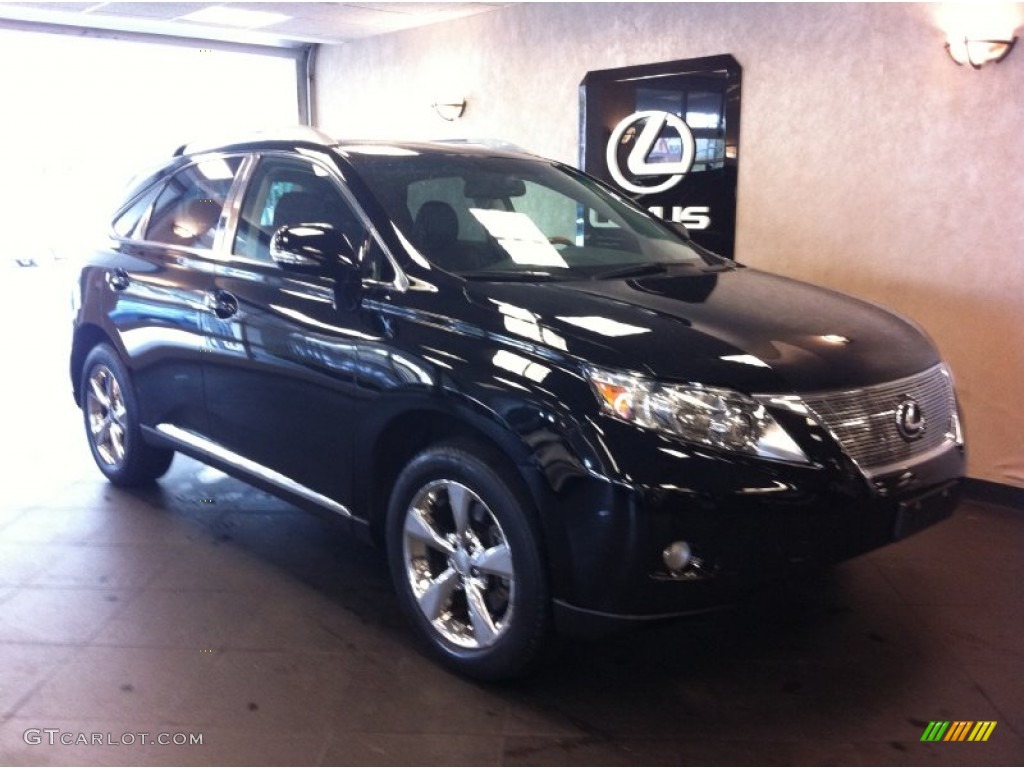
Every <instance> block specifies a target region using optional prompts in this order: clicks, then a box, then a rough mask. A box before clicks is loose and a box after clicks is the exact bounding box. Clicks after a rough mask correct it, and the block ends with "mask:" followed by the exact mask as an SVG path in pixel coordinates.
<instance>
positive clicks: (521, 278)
mask: <svg viewBox="0 0 1024 768" xmlns="http://www.w3.org/2000/svg"><path fill="white" fill-rule="evenodd" d="M457 274H458V275H459V277H461V278H464V279H466V280H494V281H501V282H518V283H539V282H545V281H549V280H563V279H565V278H566V277H568V275H556V274H553V273H551V272H539V271H536V270H530V269H479V270H476V271H473V272H459V273H457Z"/></svg>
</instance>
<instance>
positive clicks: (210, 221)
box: [146, 157, 241, 248]
mask: <svg viewBox="0 0 1024 768" xmlns="http://www.w3.org/2000/svg"><path fill="white" fill-rule="evenodd" d="M240 164H241V159H240V158H237V157H232V158H215V159H211V160H205V161H202V162H199V163H196V164H195V165H190V166H189V167H188V168H185V169H183V170H181V171H179V172H178V173H176V174H175V175H174V176H172V177H171V179H170V180H169V181H168V182H167V184H166V185H165V186H164V188H163V190H162V191H161V192H160V195H159V197H157V199H156V204H155V205H154V206H153V213H152V215H151V216H150V221H149V227H148V229H147V231H146V239H147V240H155V241H157V242H161V243H170V244H172V245H181V246H187V247H191V248H211V247H213V238H214V235H215V233H216V231H217V222H218V221H219V220H220V214H221V211H222V210H223V208H224V201H225V200H226V199H227V196H228V191H229V190H230V189H231V183H232V181H233V180H234V178H235V174H236V173H237V172H238V166H239V165H240Z"/></svg>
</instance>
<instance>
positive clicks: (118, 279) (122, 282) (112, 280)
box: [107, 267, 131, 291]
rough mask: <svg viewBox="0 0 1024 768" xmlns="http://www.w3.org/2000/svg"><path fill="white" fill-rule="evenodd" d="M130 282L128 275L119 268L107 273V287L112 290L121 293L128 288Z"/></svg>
mask: <svg viewBox="0 0 1024 768" xmlns="http://www.w3.org/2000/svg"><path fill="white" fill-rule="evenodd" d="M130 282H131V281H130V280H129V279H128V273H127V272H125V271H124V270H123V269H121V268H120V267H118V268H117V269H112V270H110V271H109V272H107V285H109V286H110V288H111V289H112V290H115V291H123V290H124V289H125V288H127V287H128V284H129V283H130Z"/></svg>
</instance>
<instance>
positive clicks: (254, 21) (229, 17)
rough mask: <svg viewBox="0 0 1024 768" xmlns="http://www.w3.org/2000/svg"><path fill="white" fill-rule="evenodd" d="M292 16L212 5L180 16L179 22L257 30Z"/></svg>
mask: <svg viewBox="0 0 1024 768" xmlns="http://www.w3.org/2000/svg"><path fill="white" fill-rule="evenodd" d="M290 18H291V16H285V15H284V14H283V13H270V12H269V11H248V10H245V9H242V8H230V7H228V6H225V5H211V6H210V7H208V8H202V9H200V10H198V11H193V12H192V13H187V14H185V15H184V16H179V17H178V21H195V22H197V23H199V24H216V25H218V26H222V27H241V28H242V29H257V28H259V27H267V26H270V25H271V24H278V23H280V22H282V21H288V19H290Z"/></svg>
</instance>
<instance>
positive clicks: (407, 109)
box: [317, 3, 1024, 487]
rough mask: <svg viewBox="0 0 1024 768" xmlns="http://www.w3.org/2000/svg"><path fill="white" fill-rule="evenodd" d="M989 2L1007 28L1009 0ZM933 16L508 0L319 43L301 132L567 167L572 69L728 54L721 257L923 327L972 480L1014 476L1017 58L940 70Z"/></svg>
mask: <svg viewBox="0 0 1024 768" xmlns="http://www.w3.org/2000/svg"><path fill="white" fill-rule="evenodd" d="M1002 9H1003V10H1004V11H1006V12H1008V13H1009V14H1010V15H1011V16H1012V17H1013V18H1014V22H1013V23H1015V24H1016V25H1017V26H1018V29H1019V27H1020V25H1021V24H1022V23H1024V5H1022V4H1008V5H1006V6H1002ZM949 13H950V11H949V8H947V7H945V6H938V5H926V4H804V3H793V4H786V3H783V4H707V5H705V4H689V3H687V4H668V3H659V4H636V3H600V4H590V3H528V4H527V3H523V4H514V5H512V6H509V7H504V8H499V9H497V10H494V11H490V12H487V13H483V14H481V15H478V16H474V17H470V18H466V19H461V20H457V21H452V22H448V23H444V24H438V25H434V26H430V27H425V28H422V29H418V30H412V31H408V32H402V33H396V34H393V35H386V36H381V37H376V38H370V39H367V40H363V41H357V42H354V43H351V44H347V45H343V46H330V47H324V48H323V49H322V51H321V55H320V58H319V63H318V84H317V87H318V103H317V108H318V116H319V124H320V126H321V127H322V128H324V129H325V130H327V131H328V132H330V133H332V134H334V135H339V136H348V137H388V138H393V137H399V136H405V137H448V136H469V137H482V136H487V137H500V138H503V139H506V140H508V141H511V142H514V143H516V144H520V145H521V146H524V147H527V148H529V149H530V150H532V151H535V152H537V153H539V154H543V155H547V156H550V157H555V158H558V159H561V160H565V161H568V162H572V163H574V164H575V162H576V157H577V134H578V120H579V91H578V86H579V82H580V80H581V79H582V78H583V76H584V74H585V73H586V72H587V71H588V70H593V69H606V68H609V67H619V66H625V65H630V64H644V63H651V62H659V61H668V60H672V59H681V58H691V57H697V56H709V55H715V54H721V53H731V54H732V55H733V56H735V57H736V58H737V59H738V60H739V62H740V63H741V64H742V65H743V68H744V69H743V102H742V120H741V126H742V127H741V145H740V163H739V202H738V207H739V210H738V215H739V219H738V225H737V229H738V231H737V258H738V259H739V260H740V261H742V262H744V263H746V264H748V265H750V266H754V267H759V268H764V269H768V270H772V271H775V272H780V273H783V274H786V275H790V276H792V277H797V278H801V279H806V280H809V281H812V282H816V283H821V284H824V285H828V286H831V287H834V288H836V289H839V290H842V291H845V292H848V293H852V294H854V295H857V296H860V297H863V298H867V299H869V300H872V301H877V302H879V303H881V304H884V305H887V306H889V307H893V308H895V309H898V310H899V311H901V312H903V313H904V314H906V315H908V316H910V317H912V318H913V319H914V320H916V321H917V322H918V323H920V324H921V325H922V326H924V328H925V329H926V330H927V331H928V332H929V333H930V334H931V336H932V337H933V338H934V339H935V340H936V342H937V344H938V345H939V347H940V349H941V350H942V352H943V354H944V355H945V357H946V358H947V359H948V361H949V362H950V363H951V365H952V367H953V370H954V373H955V375H956V380H957V385H958V390H959V393H960V397H961V402H962V404H963V407H964V411H965V416H966V423H967V429H968V436H969V438H970V449H971V451H970V463H969V473H970V475H971V476H972V477H975V478H979V479H984V480H989V481H994V482H999V483H1005V484H1009V485H1012V486H1017V487H1024V438H1022V435H1024V408H1022V407H1021V406H1020V404H1019V403H1018V402H1017V398H1018V397H1021V396H1022V395H1024V386H1022V385H1024V226H1022V224H1021V222H1022V218H1021V208H1022V205H1024V142H1022V141H1021V140H1020V136H1021V131H1022V125H1021V124H1022V122H1024V102H1022V100H1021V94H1022V93H1024V50H1017V51H1014V52H1013V53H1011V55H1010V56H1009V57H1008V58H1007V59H1006V60H1005V61H1003V62H1001V63H999V64H994V65H989V66H987V67H985V68H984V69H983V70H981V71H973V70H971V69H969V68H965V67H958V66H956V65H955V64H954V63H953V62H952V61H951V60H950V59H949V57H948V56H947V55H946V52H945V50H944V49H943V44H944V41H945V34H944V32H943V31H942V29H941V26H942V24H943V23H944V21H945V20H946V19H947V18H948V17H949ZM1012 26H1013V25H1012V24H1011V27H1012ZM449 95H460V96H461V95H465V96H466V97H467V99H468V107H467V110H466V114H465V116H464V117H463V118H462V119H461V120H459V121H457V122H453V123H446V122H444V121H443V120H441V119H440V118H438V117H437V116H436V115H435V114H434V113H433V111H432V109H431V107H430V104H431V103H432V101H433V100H434V99H435V98H442V99H444V98H447V97H448V96H449Z"/></svg>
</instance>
